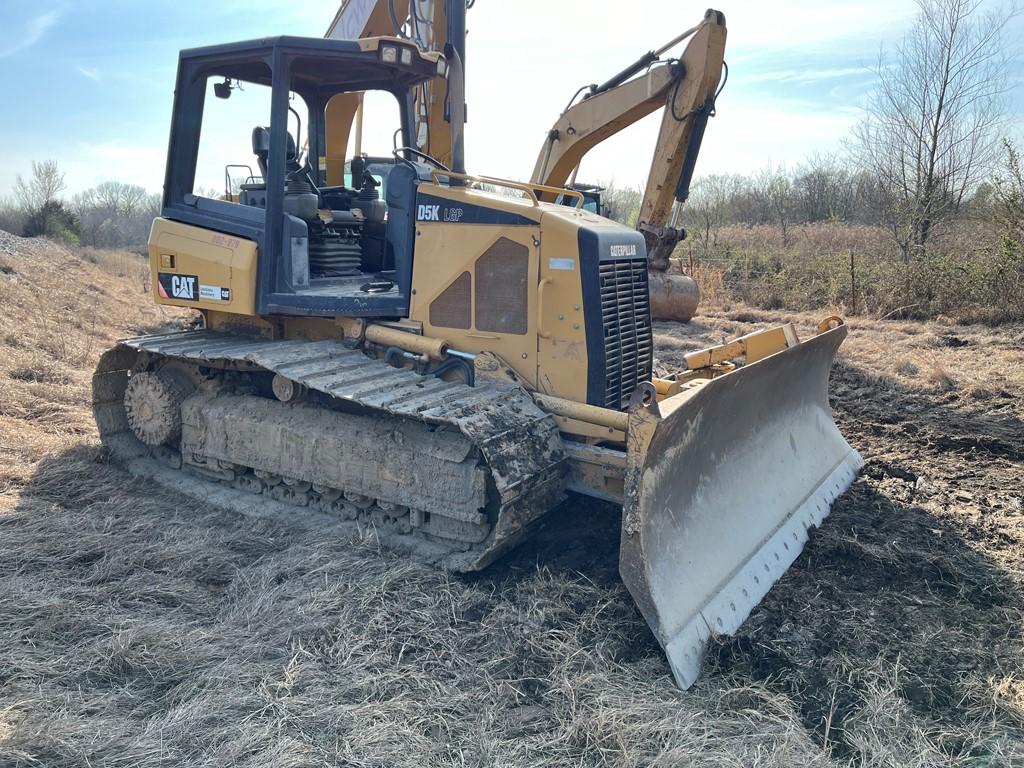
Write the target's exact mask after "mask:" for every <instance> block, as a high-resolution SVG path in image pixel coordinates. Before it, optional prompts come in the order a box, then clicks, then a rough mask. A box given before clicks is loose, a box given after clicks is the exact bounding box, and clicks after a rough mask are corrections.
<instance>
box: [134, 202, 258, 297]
mask: <svg viewBox="0 0 1024 768" xmlns="http://www.w3.org/2000/svg"><path fill="white" fill-rule="evenodd" d="M256 264H257V247H256V243H255V242H254V241H252V240H246V239H245V238H241V237H236V236H234V235H225V234H223V233H221V232H215V231H213V230H209V229H203V228H202V227H194V226H191V225H189V224H182V223H180V222H177V221H171V220H169V219H156V220H155V221H154V222H153V229H152V231H151V232H150V235H149V269H150V276H151V284H152V291H153V300H154V301H155V302H156V303H157V304H165V305H168V306H175V307H191V308H192V309H214V310H219V311H221V312H231V313H233V314H241V315H254V314H256Z"/></svg>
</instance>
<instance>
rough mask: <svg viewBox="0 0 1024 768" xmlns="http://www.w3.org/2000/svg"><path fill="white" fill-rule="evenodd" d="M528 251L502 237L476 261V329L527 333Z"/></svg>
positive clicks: (522, 246)
mask: <svg viewBox="0 0 1024 768" xmlns="http://www.w3.org/2000/svg"><path fill="white" fill-rule="evenodd" d="M529 271H530V250H529V248H527V247H526V246H525V245H522V244H520V243H516V242H513V241H512V240H509V239H508V238H507V237H502V238H501V239H499V240H498V241H497V242H496V243H495V244H494V245H492V246H491V247H490V248H488V249H487V250H486V251H484V252H483V254H482V255H481V256H480V258H478V259H477V260H476V328H477V330H478V331H492V332H495V333H517V334H523V333H526V325H527V316H526V310H527V301H528V295H529V293H528V286H527V279H528V276H529Z"/></svg>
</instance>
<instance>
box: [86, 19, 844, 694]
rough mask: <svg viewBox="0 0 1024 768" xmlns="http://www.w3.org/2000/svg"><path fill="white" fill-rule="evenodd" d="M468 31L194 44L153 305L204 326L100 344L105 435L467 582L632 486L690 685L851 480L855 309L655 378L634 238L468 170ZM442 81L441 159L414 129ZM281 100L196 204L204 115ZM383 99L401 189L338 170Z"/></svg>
mask: <svg viewBox="0 0 1024 768" xmlns="http://www.w3.org/2000/svg"><path fill="white" fill-rule="evenodd" d="M448 25H449V28H448V35H447V40H448V42H447V44H446V48H445V51H444V52H443V55H442V53H440V52H426V51H423V50H422V49H420V48H419V46H417V45H416V44H415V43H413V42H411V41H408V40H403V39H400V38H392V37H377V38H370V39H359V40H331V39H313V38H298V37H277V38H269V39H262V40H255V41H249V42H239V43H233V44H225V45H217V46H211V47H204V48H197V49H191V50H185V51H182V52H181V54H180V58H179V62H178V72H177V85H176V90H175V97H174V108H173V112H172V124H171V131H170V141H169V147H168V158H167V167H166V178H165V182H164V191H163V206H162V213H161V216H160V217H159V218H158V219H156V220H155V221H154V223H153V228H152V233H151V236H150V241H149V260H150V266H151V274H152V291H153V294H152V295H153V299H154V300H155V301H156V302H157V303H158V304H163V305H169V306H177V307H189V308H192V309H194V310H196V311H197V313H198V316H199V318H200V319H201V324H200V325H199V326H198V327H196V328H194V329H193V330H187V331H180V332H175V333H167V334H159V335H150V336H143V337H140V338H133V339H126V340H123V341H121V342H120V343H119V344H117V345H116V346H115V347H114V348H112V349H110V350H109V351H107V352H106V353H104V354H103V355H102V357H101V359H100V362H99V365H98V368H97V370H96V373H95V376H94V381H93V394H94V412H95V417H96V421H97V424H98V427H99V431H100V435H101V437H102V440H103V442H104V443H105V445H106V446H108V447H109V449H110V451H111V452H112V453H113V454H114V455H116V456H117V457H118V458H119V459H120V460H121V461H123V462H124V463H125V464H126V465H127V466H128V467H130V468H131V469H132V470H133V471H135V472H138V473H140V474H142V475H151V476H154V477H166V476H168V475H171V476H173V477H175V478H176V479H175V480H174V481H173V486H174V487H175V488H179V489H182V490H183V491H185V492H186V493H196V494H199V495H202V496H203V497H204V498H211V496H210V494H211V493H214V498H230V499H232V500H233V503H234V505H235V506H236V507H237V506H239V505H240V506H243V507H245V506H248V507H253V508H259V507H261V505H267V508H268V509H271V508H272V509H282V508H286V507H293V506H298V507H306V508H311V509H314V510H318V511H320V512H323V513H326V514H329V515H336V516H338V517H340V518H344V519H347V520H358V521H364V522H365V523H366V524H367V525H368V526H373V527H374V528H375V529H376V530H377V532H378V534H379V535H380V537H381V539H382V541H385V542H386V543H389V544H393V545H394V546H395V547H396V548H398V549H400V550H403V551H407V552H410V553H411V554H413V555H414V556H419V557H423V558H425V559H427V560H429V561H431V562H434V563H438V564H439V565H441V566H443V567H446V568H450V569H453V570H455V571H472V570H477V569H481V568H484V567H486V566H488V564H490V563H492V562H493V561H494V560H495V559H496V558H498V557H500V556H501V555H502V554H503V553H505V552H506V551H508V550H509V549H510V548H512V547H513V546H515V545H516V544H517V543H518V542H520V541H522V540H523V539H524V538H525V537H528V536H529V535H530V532H531V530H532V529H533V527H534V524H535V522H536V521H538V520H539V519H540V518H541V517H542V516H544V515H545V514H549V513H550V514H554V515H557V514H558V509H559V504H560V502H561V501H562V500H563V499H564V498H566V496H567V495H568V494H583V495H585V496H589V497H593V498H596V499H602V500H608V501H612V502H614V503H617V504H620V505H621V506H622V528H621V549H620V571H621V574H622V578H623V581H624V582H625V584H626V586H627V587H628V589H629V591H630V593H631V594H632V596H633V597H634V599H635V600H636V603H637V605H638V606H639V608H640V610H641V612H642V613H643V615H644V617H645V618H646V620H647V622H648V623H649V625H650V627H651V629H652V631H653V632H654V634H655V636H656V637H657V639H658V641H659V642H660V643H661V645H662V647H663V648H664V649H665V653H666V655H667V657H668V660H669V664H670V666H671V670H672V673H673V674H674V676H675V679H676V681H677V682H678V684H679V685H680V686H682V687H687V686H689V685H691V684H692V683H693V681H694V680H695V679H696V677H697V676H698V674H699V672H700V669H701V662H702V656H703V653H704V649H705V646H706V644H707V642H708V641H709V639H710V638H712V637H713V636H715V635H720V634H726V633H730V632H733V631H735V629H736V628H737V627H738V626H739V625H740V623H741V622H742V621H743V620H744V618H745V617H746V616H747V615H748V614H749V612H750V611H751V609H752V608H753V607H754V606H755V605H756V604H757V603H758V601H759V600H760V599H761V598H762V596H763V595H764V594H765V593H766V592H767V590H768V589H769V588H770V586H771V585H772V584H773V583H774V582H775V581H776V580H777V579H778V578H779V577H780V575H781V574H782V573H783V571H784V570H785V569H786V568H787V567H788V565H789V564H790V563H791V562H792V561H793V560H794V558H796V556H797V554H798V553H799V552H800V550H801V548H802V546H803V543H804V542H805V541H806V539H807V530H808V529H809V528H811V527H812V526H815V525H818V524H819V523H821V521H822V519H823V518H824V517H825V515H826V514H827V513H828V510H829V505H830V503H831V501H832V500H833V499H834V498H835V497H836V496H837V495H838V494H840V493H841V492H842V491H843V490H844V489H845V488H846V487H847V486H848V484H849V483H850V482H851V481H852V479H853V477H854V476H855V473H856V472H857V470H858V467H859V465H860V459H859V457H858V455H857V453H856V452H855V451H854V450H852V449H851V448H850V446H849V445H848V444H847V443H846V441H845V440H844V439H843V437H842V436H841V435H840V433H839V431H838V430H837V428H836V426H835V423H834V421H833V419H832V414H831V410H830V407H829V403H828V396H827V383H828V375H829V369H830V366H831V363H832V360H833V357H834V355H835V353H836V350H837V348H838V347H839V345H840V343H841V342H842V340H843V338H844V337H845V335H846V332H847V329H846V326H845V325H843V324H842V322H841V321H840V320H838V319H833V320H831V321H829V322H826V323H824V324H823V325H822V326H821V327H820V328H819V333H818V334H817V335H815V336H813V337H811V338H807V339H805V340H803V341H801V340H800V339H798V338H797V336H796V333H795V331H794V329H793V327H792V326H791V325H788V324H787V325H782V326H779V327H775V328H769V329H765V330H762V331H759V332H756V333H752V334H750V335H748V336H745V337H743V338H741V339H737V340H735V341H733V342H730V343H728V344H724V345H721V346H718V347H714V348H710V349H707V350H703V351H701V352H698V353H693V354H690V355H687V356H686V364H685V366H684V367H683V368H681V369H680V370H679V371H678V372H676V373H674V374H673V375H671V376H664V377H654V376H653V375H652V365H653V359H654V348H653V347H654V342H653V337H652V327H651V317H650V307H649V299H648V286H647V254H646V248H645V243H644V238H643V236H642V235H641V234H640V233H638V232H636V231H635V230H632V229H629V228H627V227H623V226H621V225H619V224H616V223H615V222H612V221H609V220H607V219H604V218H601V217H600V216H598V215H595V214H592V213H589V212H587V211H584V210H582V209H581V207H580V203H581V202H582V195H580V194H579V193H578V192H574V191H572V190H568V189H552V188H549V187H546V186H542V185H535V184H522V183H517V182H511V181H504V180H500V179H493V178H489V177H483V176H475V175H470V174H468V173H467V172H466V170H465V163H464V150H463V140H462V135H463V123H464V95H463V93H464V90H463V72H462V61H463V59H464V40H465V35H464V30H465V4H464V0H449V8H448ZM438 76H443V77H444V78H445V79H446V82H447V86H448V88H447V90H448V100H449V108H448V109H447V110H446V112H447V114H448V119H449V125H450V135H451V144H450V151H449V155H450V159H451V163H450V167H449V165H447V164H444V163H442V162H441V161H440V160H439V159H437V158H434V157H432V156H430V155H429V154H428V153H426V152H424V151H423V150H421V149H419V148H418V147H417V143H416V137H415V136H414V126H415V120H414V110H415V98H414V95H415V93H416V91H417V89H419V88H420V87H421V86H422V85H423V84H424V83H426V82H428V81H430V80H432V79H434V78H437V77H438ZM261 89H262V90H264V91H265V92H266V93H268V94H269V115H267V116H266V117H267V118H268V119H266V120H260V121H258V122H257V123H256V124H255V125H252V123H251V122H250V123H246V122H244V121H245V120H247V119H250V115H249V113H248V112H245V111H242V112H240V113H239V114H238V116H237V118H236V119H234V120H233V121H227V122H223V123H219V124H218V125H219V126H220V128H218V130H227V131H228V132H229V133H233V132H239V133H242V134H243V135H245V136H247V137H249V138H251V153H252V157H251V158H250V159H248V161H247V162H246V163H245V164H246V165H253V164H254V165H255V166H256V167H257V168H258V171H257V170H256V169H255V168H254V169H253V170H252V172H251V173H249V174H248V175H246V177H245V178H244V180H242V181H241V182H239V183H238V184H237V185H233V187H232V189H231V190H230V194H227V195H225V196H224V198H221V197H219V196H217V197H214V196H208V195H204V194H201V193H200V187H201V183H200V182H201V180H202V179H201V176H200V175H199V174H198V173H197V165H198V164H199V162H200V159H201V158H202V157H205V156H206V153H207V151H208V146H207V145H204V143H203V141H202V139H203V136H204V132H205V131H206V130H207V128H208V125H207V123H208V119H210V118H211V115H213V114H214V113H216V112H217V110H221V111H223V110H224V109H230V108H231V105H232V104H237V103H240V102H239V101H238V100H239V99H244V98H245V97H247V96H251V94H252V93H253V92H256V91H260V90H261ZM368 92H378V93H381V94H384V95H385V96H387V97H388V98H392V99H393V101H394V104H395V110H396V114H397V115H398V122H399V124H398V125H396V126H395V134H394V135H395V144H396V149H395V158H396V162H395V163H394V166H393V167H392V168H391V169H390V170H389V172H388V175H387V179H386V182H387V183H386V192H385V194H384V197H383V198H382V197H381V196H380V193H379V189H378V185H377V181H376V180H375V178H374V177H373V175H372V174H371V173H369V172H368V171H366V170H365V169H361V168H360V167H359V166H360V164H359V163H358V162H355V163H351V164H350V167H349V170H350V178H351V186H345V185H343V184H338V183H330V182H329V181H328V179H329V178H333V179H337V178H339V177H341V176H343V174H342V171H341V168H340V167H338V166H336V165H332V164H334V163H337V162H339V161H341V160H343V158H338V157H330V156H329V153H328V151H327V136H326V128H325V125H326V120H327V115H328V114H329V113H330V112H331V110H332V105H336V104H337V103H339V101H340V102H342V103H344V102H346V101H347V100H351V98H352V96H353V94H364V93H368ZM211 97H212V98H211ZM211 105H216V106H211ZM218 114H220V113H218ZM225 126H226V128H225ZM218 136H219V134H218ZM215 138H216V136H215ZM246 143H247V144H248V143H249V142H248V140H247V141H246ZM212 146H213V147H214V151H215V152H216V150H217V148H218V147H220V146H221V143H219V139H218V140H216V141H214V143H213V145H212ZM303 146H306V147H308V151H307V152H306V153H303V152H302V150H301V147H303ZM238 159H239V158H222V159H221V162H222V163H225V164H226V163H228V161H237V160H238ZM353 159H356V158H353ZM478 183H482V184H486V185H487V186H488V188H489V189H491V190H497V191H485V190H484V189H481V188H479V184H478ZM549 193H550V194H556V195H561V196H566V197H568V198H572V199H573V200H574V201H575V202H574V204H573V205H562V204H554V203H548V202H544V201H543V200H541V199H540V198H541V197H542V196H544V195H546V194H549ZM211 489H212V490H211ZM217 494H219V495H217Z"/></svg>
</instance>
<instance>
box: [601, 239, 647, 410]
mask: <svg viewBox="0 0 1024 768" xmlns="http://www.w3.org/2000/svg"><path fill="white" fill-rule="evenodd" d="M599 270H600V277H601V324H602V325H603V326H604V349H605V406H606V407H608V408H616V409H618V408H622V407H623V406H624V405H625V404H626V403H628V402H629V396H630V395H631V394H633V390H634V389H636V386H637V384H639V383H640V382H642V381H650V380H651V368H652V367H653V365H654V339H653V334H652V330H651V303H650V302H651V299H650V294H649V293H648V287H647V260H646V259H613V260H610V261H602V262H601V265H600V267H599Z"/></svg>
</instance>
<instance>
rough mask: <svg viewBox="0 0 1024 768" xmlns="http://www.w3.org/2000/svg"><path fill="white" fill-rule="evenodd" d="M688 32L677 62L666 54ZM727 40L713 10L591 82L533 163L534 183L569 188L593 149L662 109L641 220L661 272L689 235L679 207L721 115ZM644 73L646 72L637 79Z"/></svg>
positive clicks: (653, 262)
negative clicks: (710, 125)
mask: <svg viewBox="0 0 1024 768" xmlns="http://www.w3.org/2000/svg"><path fill="white" fill-rule="evenodd" d="M687 37H690V41H689V43H688V44H687V46H686V49H685V50H684V51H683V54H682V56H681V57H680V58H679V59H678V60H667V61H663V60H661V58H660V57H661V56H662V55H663V54H664V53H665V52H666V51H668V50H669V49H671V48H673V47H674V46H675V45H677V44H678V43H679V42H681V41H682V40H684V39H685V38H687ZM725 38H726V28H725V16H724V15H723V14H722V13H720V12H719V11H715V10H708V11H707V13H706V14H705V15H704V20H703V21H702V22H701V23H700V24H698V25H697V26H696V27H693V28H692V29H688V30H686V31H685V32H683V33H682V34H681V35H679V36H677V37H676V38H674V39H673V40H671V41H670V42H669V43H667V44H666V45H664V46H662V47H661V48H660V49H658V50H657V51H651V52H649V53H647V54H645V55H644V56H643V57H641V58H640V59H639V60H638V61H637V62H635V63H634V64H633V65H631V66H630V67H627V68H626V69H625V70H623V71H622V72H620V73H619V74H618V75H616V76H615V77H613V78H611V79H610V80H609V81H608V82H606V83H604V84H602V85H597V86H592V87H591V89H590V92H589V93H588V94H587V95H586V96H585V97H584V98H583V100H582V101H580V102H578V103H576V104H574V105H572V106H570V107H569V108H568V109H566V111H565V112H563V113H562V115H561V117H559V119H558V121H557V122H556V123H555V125H554V126H553V127H552V128H551V130H550V131H549V132H548V136H547V139H546V141H545V142H544V146H543V148H542V149H541V152H540V155H539V156H538V158H537V163H536V165H535V166H534V170H533V176H532V178H531V181H533V182H535V183H539V184H546V185H549V186H564V185H565V184H566V182H567V181H568V180H569V179H570V178H571V177H572V176H573V174H574V173H575V170H576V169H577V168H578V167H579V164H580V161H581V160H582V159H583V157H584V155H586V153H587V152H589V151H590V150H591V149H593V148H594V147H595V146H597V145H598V144H600V143H601V142H602V141H604V140H605V139H607V138H609V137H610V136H613V135H615V134H616V133H618V132H619V131H621V130H622V129H623V128H627V127H628V126H630V125H632V124H633V123H635V122H637V121H638V120H640V119H641V118H643V117H646V116H647V115H649V114H651V113H653V112H655V111H656V110H658V109H660V108H663V109H664V114H663V115H662V119H661V131H660V133H659V135H658V141H657V144H656V145H655V149H654V157H653V159H652V160H651V168H650V172H649V173H648V176H647V188H646V190H645V191H644V197H643V202H642V203H641V205H640V215H639V219H638V224H637V228H638V229H639V230H640V231H641V232H642V233H643V235H644V239H645V240H646V242H647V253H648V258H649V259H650V262H651V267H652V268H653V269H656V270H660V271H664V270H665V269H666V268H667V267H668V258H669V256H670V255H671V253H672V250H673V249H674V248H675V246H676V244H677V243H678V242H679V241H680V240H681V239H682V238H683V236H684V234H685V233H684V232H683V230H682V229H681V228H680V227H679V208H680V204H681V203H683V202H685V200H686V198H687V196H688V194H689V187H690V180H691V178H692V177H693V170H694V167H695V165H696V162H697V155H698V153H699V152H700V145H701V140H702V139H703V137H704V128H705V126H706V125H707V120H708V117H710V116H711V115H712V114H714V106H715V96H716V95H717V93H718V91H719V83H720V81H721V79H722V72H723V68H724V65H725V64H724V57H725ZM639 72H643V74H642V75H640V76H639V77H634V75H637V74H638V73H639ZM630 78H632V79H630Z"/></svg>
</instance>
